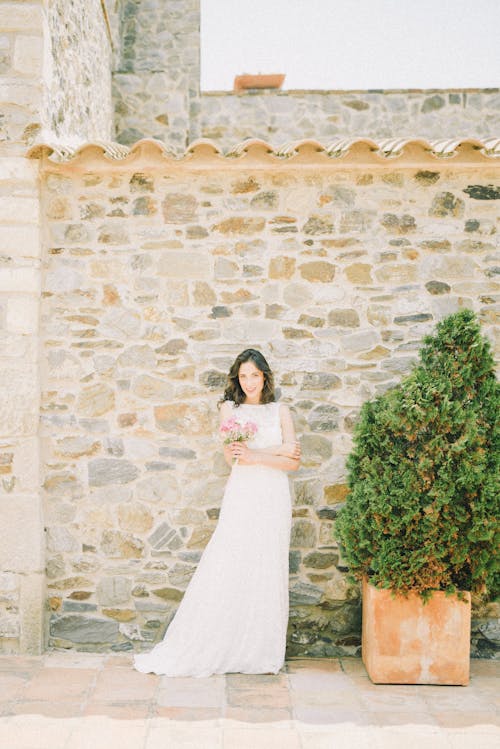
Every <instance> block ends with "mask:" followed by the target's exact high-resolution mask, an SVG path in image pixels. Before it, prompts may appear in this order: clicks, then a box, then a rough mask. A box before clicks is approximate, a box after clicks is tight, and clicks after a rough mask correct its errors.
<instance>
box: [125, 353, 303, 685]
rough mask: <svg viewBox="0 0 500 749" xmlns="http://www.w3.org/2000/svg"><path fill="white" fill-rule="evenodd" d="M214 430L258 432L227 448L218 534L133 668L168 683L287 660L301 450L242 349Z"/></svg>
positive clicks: (260, 370) (270, 668) (255, 359)
mask: <svg viewBox="0 0 500 749" xmlns="http://www.w3.org/2000/svg"><path fill="white" fill-rule="evenodd" d="M220 418H221V423H222V422H223V421H225V420H227V419H228V418H234V419H236V420H237V421H238V422H239V423H241V424H242V425H243V424H244V423H246V422H248V421H251V422H253V423H254V424H256V425H257V432H256V434H255V435H254V436H253V437H252V438H251V440H249V441H248V442H231V443H230V444H227V445H224V456H225V459H226V461H227V463H228V464H229V465H231V466H232V470H231V474H230V476H229V479H228V482H227V485H226V489H225V492H224V497H223V500H222V505H221V510H220V516H219V521H218V524H217V527H216V529H215V531H214V533H213V535H212V537H211V539H210V541H209V542H208V544H207V546H206V547H205V549H204V551H203V554H202V556H201V559H200V562H199V564H198V567H197V568H196V571H195V573H194V575H193V577H192V578H191V581H190V583H189V585H188V588H187V590H186V592H185V593H184V597H183V599H182V601H181V603H180V605H179V607H178V609H177V611H176V614H175V616H174V618H173V619H172V621H171V622H170V625H169V627H168V629H167V632H166V634H165V637H164V639H163V641H162V642H160V643H158V644H157V645H156V646H155V647H154V648H153V650H152V651H151V652H150V653H144V654H141V655H136V656H135V659H134V667H135V668H136V669H137V670H138V671H142V672H143V673H151V672H152V673H156V674H164V675H167V676H197V677H201V676H210V675H211V674H223V673H230V672H240V673H246V674H258V673H274V674H275V673H278V671H279V670H280V669H281V668H282V666H283V663H284V660H285V645H286V630H287V623H288V552H289V544H290V528H291V500H290V490H289V486H288V477H287V474H286V472H287V471H295V470H296V469H297V468H298V466H299V460H300V446H299V443H298V442H297V441H296V438H295V431H294V427H293V422H292V417H291V415H290V411H289V409H288V407H287V406H286V405H285V404H280V403H277V402H276V401H275V394H274V383H273V374H272V372H271V370H270V368H269V365H268V363H267V361H266V359H265V358H264V356H263V355H262V354H261V353H260V351H257V350H256V349H246V350H245V351H243V352H242V353H241V354H240V355H239V356H237V357H236V360H235V361H234V363H233V365H232V367H231V369H230V370H229V374H228V381H227V387H226V389H225V391H224V395H223V397H222V401H221V406H220Z"/></svg>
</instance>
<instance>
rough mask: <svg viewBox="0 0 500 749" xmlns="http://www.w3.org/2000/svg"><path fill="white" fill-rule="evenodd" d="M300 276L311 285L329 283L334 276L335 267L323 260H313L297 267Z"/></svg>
mask: <svg viewBox="0 0 500 749" xmlns="http://www.w3.org/2000/svg"><path fill="white" fill-rule="evenodd" d="M299 271H300V275H301V276H302V278H305V279H306V281H312V282H313V283H318V282H319V283H330V281H333V278H334V276H335V266H334V265H332V264H331V263H328V262H327V261H325V260H313V261H312V262H311V263H303V264H302V265H300V266H299Z"/></svg>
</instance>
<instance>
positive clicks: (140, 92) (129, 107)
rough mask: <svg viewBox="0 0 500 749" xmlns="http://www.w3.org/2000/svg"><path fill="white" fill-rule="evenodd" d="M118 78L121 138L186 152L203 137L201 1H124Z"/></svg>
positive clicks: (115, 83)
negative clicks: (150, 140)
mask: <svg viewBox="0 0 500 749" xmlns="http://www.w3.org/2000/svg"><path fill="white" fill-rule="evenodd" d="M119 38H120V45H121V47H120V50H119V54H118V59H117V61H116V70H115V72H114V75H113V93H114V99H115V123H116V138H117V140H118V141H119V142H120V143H125V144H130V143H134V142H135V141H136V140H138V139H140V138H156V139H158V140H162V141H164V142H165V143H168V144H169V145H172V146H173V147H174V148H176V149H177V150H178V151H183V150H184V148H185V147H186V145H187V144H188V143H189V142H190V141H192V140H194V139H195V138H197V137H199V124H198V116H199V109H200V3H199V0H123V3H122V6H121V18H120V34H119Z"/></svg>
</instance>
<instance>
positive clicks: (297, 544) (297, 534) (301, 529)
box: [290, 520, 316, 549]
mask: <svg viewBox="0 0 500 749" xmlns="http://www.w3.org/2000/svg"><path fill="white" fill-rule="evenodd" d="M315 545H316V528H315V525H314V523H312V522H311V521H310V520H296V521H295V522H294V523H293V525H292V532H291V537H290V547H291V548H292V549H297V548H299V549H300V548H311V547H314V546H315Z"/></svg>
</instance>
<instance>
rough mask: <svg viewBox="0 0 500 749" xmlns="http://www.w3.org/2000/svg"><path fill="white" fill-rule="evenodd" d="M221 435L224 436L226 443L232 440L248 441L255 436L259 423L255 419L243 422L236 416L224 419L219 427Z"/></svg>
mask: <svg viewBox="0 0 500 749" xmlns="http://www.w3.org/2000/svg"><path fill="white" fill-rule="evenodd" d="M219 431H220V433H221V435H222V436H223V437H224V444H225V445H228V444H229V443H230V442H246V441H247V440H250V439H252V438H253V437H255V435H256V434H257V431H258V427H257V424H255V422H253V421H246V422H245V423H244V424H241V423H240V422H239V421H238V420H237V419H236V418H235V417H234V416H231V417H230V418H229V419H224V421H223V422H222V424H221V425H220V427H219Z"/></svg>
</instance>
